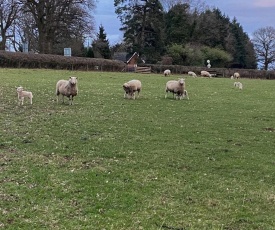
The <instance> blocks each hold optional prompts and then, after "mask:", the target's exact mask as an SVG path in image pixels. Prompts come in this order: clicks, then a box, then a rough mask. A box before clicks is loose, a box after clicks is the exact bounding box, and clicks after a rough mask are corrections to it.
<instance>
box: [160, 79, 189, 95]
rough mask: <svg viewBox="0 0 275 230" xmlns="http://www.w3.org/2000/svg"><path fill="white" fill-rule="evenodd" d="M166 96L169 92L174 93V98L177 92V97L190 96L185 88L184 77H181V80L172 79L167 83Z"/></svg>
mask: <svg viewBox="0 0 275 230" xmlns="http://www.w3.org/2000/svg"><path fill="white" fill-rule="evenodd" d="M165 92H166V94H165V98H167V95H168V92H171V93H173V98H174V95H175V94H176V99H180V100H181V99H182V98H183V97H186V98H187V99H189V97H188V93H187V90H185V80H184V79H183V78H180V79H179V80H177V81H176V80H171V81H168V82H167V83H166V87H165Z"/></svg>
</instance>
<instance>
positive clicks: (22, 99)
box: [21, 97, 24, 105]
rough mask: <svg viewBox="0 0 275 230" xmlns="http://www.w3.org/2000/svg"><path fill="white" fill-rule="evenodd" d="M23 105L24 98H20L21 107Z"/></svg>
mask: <svg viewBox="0 0 275 230" xmlns="http://www.w3.org/2000/svg"><path fill="white" fill-rule="evenodd" d="M23 104H24V97H21V105H23Z"/></svg>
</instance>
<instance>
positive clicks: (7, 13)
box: [0, 0, 20, 50]
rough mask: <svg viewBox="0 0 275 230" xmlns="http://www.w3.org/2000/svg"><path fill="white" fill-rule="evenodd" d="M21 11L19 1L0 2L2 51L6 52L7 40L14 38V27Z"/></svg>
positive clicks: (2, 0) (0, 42) (0, 44)
mask: <svg viewBox="0 0 275 230" xmlns="http://www.w3.org/2000/svg"><path fill="white" fill-rule="evenodd" d="M19 11H20V5H19V2H18V1H17V0H0V36H1V38H2V40H1V41H0V50H5V48H6V42H7V39H9V38H12V37H14V33H13V26H14V23H15V20H16V18H17V16H18V13H19Z"/></svg>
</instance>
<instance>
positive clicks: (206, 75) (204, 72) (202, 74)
mask: <svg viewBox="0 0 275 230" xmlns="http://www.w3.org/2000/svg"><path fill="white" fill-rule="evenodd" d="M201 76H202V77H212V75H211V74H210V73H209V72H207V71H205V70H202V71H201Z"/></svg>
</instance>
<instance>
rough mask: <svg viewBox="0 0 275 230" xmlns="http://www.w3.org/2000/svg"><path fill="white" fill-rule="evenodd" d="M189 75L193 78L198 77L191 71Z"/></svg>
mask: <svg viewBox="0 0 275 230" xmlns="http://www.w3.org/2000/svg"><path fill="white" fill-rule="evenodd" d="M188 75H189V76H192V77H197V74H195V73H194V72H192V71H189V72H188Z"/></svg>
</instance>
